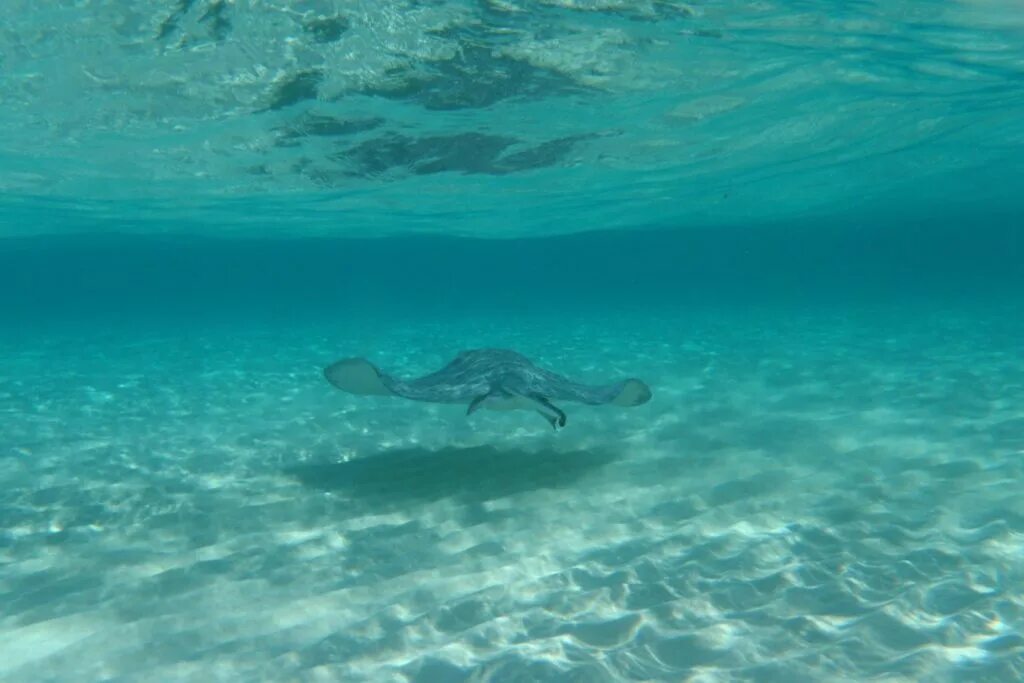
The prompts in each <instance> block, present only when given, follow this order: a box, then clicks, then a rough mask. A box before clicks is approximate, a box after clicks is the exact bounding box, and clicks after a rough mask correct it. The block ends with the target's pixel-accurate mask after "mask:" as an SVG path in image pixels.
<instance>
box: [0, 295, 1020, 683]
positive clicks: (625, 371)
mask: <svg viewBox="0 0 1024 683" xmlns="http://www.w3.org/2000/svg"><path fill="white" fill-rule="evenodd" d="M1020 339H1024V322H1022V321H1021V320H1019V319H1018V318H1016V317H1014V316H1011V315H1003V314H990V315H984V316H982V315H978V316H977V317H973V316H972V315H971V314H970V313H969V312H968V313H963V312H960V313H955V314H954V313H950V312H948V311H937V310H936V311H927V310H918V311H915V312H913V313H909V314H903V313H899V312H894V311H889V312H872V311H867V310H865V311H859V312H857V313H856V314H853V313H851V314H849V315H837V314H827V313H823V312H821V311H818V312H814V311H805V312H795V311H783V310H777V311H760V312H756V313H755V312H750V311H746V312H744V311H740V310H733V311H728V312H719V313H715V314H710V313H708V314H700V315H697V314H692V315H683V314H672V315H669V316H668V317H666V315H665V313H664V312H662V313H658V314H654V313H652V314H650V315H647V314H638V313H634V314H621V315H613V314H607V315H604V316H598V317H592V318H585V317H579V318H578V319H572V320H570V319H561V320H558V319H555V318H542V317H538V318H537V319H526V320H524V319H521V318H520V319H515V320H514V321H509V320H508V319H504V320H503V319H501V318H494V319H488V320H465V319H463V320H455V321H447V322H445V321H436V320H435V321H433V322H427V323H415V324H413V323H410V322H402V321H396V320H390V321H389V320H384V319H378V320H365V321H358V320H348V321H338V320H337V319H336V318H334V319H332V322H330V323H324V324H316V323H309V324H303V325H296V326H292V327H291V328H290V329H287V330H275V329H274V328H271V327H263V328H260V327H258V326H255V325H252V326H249V327H247V326H245V325H244V324H239V325H237V326H233V325H230V324H223V325H219V326H209V327H204V328H200V329H198V330H197V329H194V328H193V329H186V328H184V327H182V328H180V329H179V330H175V329H174V328H173V327H170V326H169V327H167V328H157V327H153V328H138V329H128V328H127V327H126V328H125V329H123V330H122V329H116V330H115V329H108V330H106V331H102V330H89V331H87V330H79V331H75V330H50V331H48V332H38V333H31V332H23V333H19V334H18V335H13V334H12V335H10V336H9V337H7V338H4V339H3V340H2V341H0V357H2V359H3V362H2V365H0V421H2V424H3V429H2V433H0V519H2V528H0V605H2V609H0V679H2V680H4V681H7V682H9V683H18V682H22V681H24V682H31V683H41V682H44V681H87V680H89V681H92V680H104V681H154V680H160V681H212V680H224V681H237V680H248V681H255V680H274V681H375V682H376V681H416V682H421V683H434V682H437V683H448V682H455V681H587V682H591V681H593V682H600V681H618V680H625V681H683V680H687V681H780V682H782V681H785V682H787V683H791V682H797V681H825V680H827V681H863V680H869V679H870V680H883V681H952V680H971V681H1009V680H1019V679H1021V678H1022V677H1024V636H1022V635H1021V632H1020V631H1021V629H1022V627H1024V496H1022V495H1021V491H1022V483H1024V356H1022V355H1021V353H1020V343H1019V342H1020ZM481 346H504V347H511V348H515V349H517V350H520V351H522V352H523V353H526V354H527V355H530V356H531V357H533V358H534V359H535V360H537V361H538V362H539V363H540V364H542V365H544V366H547V367H550V368H552V369H555V370H558V371H560V372H564V373H565V374H568V375H570V376H572V377H574V378H578V379H581V380H591V381H602V380H605V379H611V378H614V377H617V376H620V375H636V376H639V377H642V378H644V379H646V380H647V381H648V382H649V383H650V384H651V386H652V388H653V390H654V399H653V400H652V401H651V402H650V403H649V404H647V405H645V406H642V407H638V408H633V409H615V408H591V407H585V406H573V405H571V404H566V405H563V406H562V407H563V408H565V409H566V411H567V412H568V414H569V424H568V426H567V427H566V429H565V430H563V431H561V432H559V433H554V432H552V430H551V429H550V428H549V427H548V425H547V424H546V423H545V421H544V420H543V419H542V418H540V417H539V416H537V415H534V414H530V413H511V414H509V413H487V412H478V413H475V414H474V415H472V416H469V417H467V416H466V415H465V414H464V413H465V409H464V408H461V407H458V406H436V405H430V404H419V403H413V402H406V401H402V400H392V399H386V398H356V397H351V396H348V395H346V394H343V393H341V392H338V391H336V390H334V389H333V388H332V387H330V386H329V385H328V384H327V383H326V382H324V381H323V379H322V377H321V375H320V370H321V367H322V366H324V365H326V364H327V363H329V362H331V361H333V360H335V359H337V358H340V357H345V356H350V355H369V356H370V357H371V358H372V359H373V360H374V361H375V362H376V363H378V364H379V365H380V366H382V367H383V368H385V369H387V370H389V371H393V372H394V373H396V374H400V375H401V374H410V375H413V374H419V373H422V372H427V371H430V370H433V369H435V368H436V367H439V366H440V365H442V364H443V363H444V362H445V361H447V360H448V358H449V357H450V356H452V355H454V353H455V352H457V351H458V350H460V349H461V348H473V347H481Z"/></svg>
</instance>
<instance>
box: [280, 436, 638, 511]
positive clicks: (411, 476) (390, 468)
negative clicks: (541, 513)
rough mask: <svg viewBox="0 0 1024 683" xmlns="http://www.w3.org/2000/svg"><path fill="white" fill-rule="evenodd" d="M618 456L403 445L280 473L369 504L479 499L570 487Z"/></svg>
mask: <svg viewBox="0 0 1024 683" xmlns="http://www.w3.org/2000/svg"><path fill="white" fill-rule="evenodd" d="M617 457H618V456H617V455H616V454H615V453H613V452H611V451H608V450H604V449H601V450H577V451H566V452H559V451H554V450H548V449H544V450H539V451H526V450H521V449H516V448H500V449H499V448H495V447H493V446H477V447H470V448H453V447H448V448H442V449H440V450H429V449H426V448H406V449H397V450H389V451H383V452H380V453H376V454H373V455H367V456H364V457H360V458H357V459H354V460H349V461H347V462H339V463H323V464H308V465H299V466H296V467H292V468H289V469H287V470H286V471H285V472H286V474H288V475H290V476H292V477H295V478H296V479H298V481H299V482H301V483H302V484H304V485H305V486H308V487H310V488H314V489H320V490H323V491H333V492H337V493H342V494H344V495H345V496H346V497H350V498H352V499H356V500H361V501H363V502H366V503H368V504H371V505H374V506H378V505H381V506H384V507H389V506H390V504H406V503H410V502H431V501H435V500H440V499H443V498H452V499H455V500H457V501H459V502H463V503H481V502H484V501H487V500H494V499H496V498H501V497H503V496H508V495H512V494H516V493H522V492H525V491H532V490H537V489H552V488H563V487H567V486H570V485H572V484H573V483H575V482H577V481H578V480H579V479H581V478H582V477H583V476H585V475H586V474H588V473H590V472H593V471H596V470H598V469H600V468H602V467H604V466H605V465H607V464H609V463H611V462H613V461H615V460H616V459H617Z"/></svg>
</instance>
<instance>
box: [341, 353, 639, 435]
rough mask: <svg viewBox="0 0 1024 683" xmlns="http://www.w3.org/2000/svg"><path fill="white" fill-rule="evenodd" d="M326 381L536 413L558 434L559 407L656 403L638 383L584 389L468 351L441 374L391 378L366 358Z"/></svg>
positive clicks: (525, 364) (521, 360)
mask: <svg viewBox="0 0 1024 683" xmlns="http://www.w3.org/2000/svg"><path fill="white" fill-rule="evenodd" d="M324 376H325V377H326V378H327V381H328V382H330V383H331V384H333V385H334V386H336V387H337V388H339V389H341V390H343V391H347V392H349V393H352V394H358V395H362V396H400V397H402V398H407V399H410V400H413V401H429V402H431V403H463V404H465V405H466V406H467V410H466V413H467V414H470V413H472V412H474V411H476V410H479V409H481V408H485V409H489V410H536V411H537V412H539V413H540V414H541V415H543V416H544V418H545V419H546V420H547V421H548V423H549V424H550V425H551V426H552V427H553V428H554V429H558V428H559V427H564V426H565V422H566V417H565V412H564V411H562V409H561V408H559V407H558V406H556V405H555V403H554V402H555V401H575V402H578V403H584V404H587V405H604V404H609V405H616V406H638V405H640V404H642V403H646V402H647V401H649V400H650V399H651V390H650V389H649V388H648V387H647V385H646V384H644V383H643V382H642V381H640V380H638V379H635V378H629V379H623V380H620V381H618V382H614V383H611V384H602V385H588V384H580V383H579V382H573V381H571V380H569V379H566V378H565V377H562V376H561V375H558V374H555V373H553V372H550V371H548V370H544V369H543V368H539V367H537V366H536V365H534V364H533V363H532V362H531V361H530V359H529V358H527V357H526V356H523V355H522V354H519V353H516V352H515V351H507V350H504V349H477V350H473V351H463V352H462V353H460V354H459V355H457V356H456V357H455V358H454V360H452V361H451V362H450V363H448V365H446V366H445V367H443V368H441V369H440V370H438V371H437V372H434V373H431V374H429V375H425V376H423V377H419V378H416V379H410V380H402V379H397V378H395V377H392V376H390V375H388V374H385V373H383V372H381V371H380V369H378V368H377V367H376V366H375V365H373V364H372V363H371V362H369V361H368V360H366V359H365V358H348V359H345V360H340V361H338V362H337V363H334V364H333V365H330V366H329V367H327V368H325V369H324Z"/></svg>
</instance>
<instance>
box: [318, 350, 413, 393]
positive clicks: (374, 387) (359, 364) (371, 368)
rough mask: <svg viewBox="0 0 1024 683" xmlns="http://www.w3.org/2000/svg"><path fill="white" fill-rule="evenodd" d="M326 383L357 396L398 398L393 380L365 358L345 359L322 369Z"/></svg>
mask: <svg viewBox="0 0 1024 683" xmlns="http://www.w3.org/2000/svg"><path fill="white" fill-rule="evenodd" d="M324 377H326V378H327V381H328V382H330V383H331V384H333V385H334V386H336V387H337V388H339V389H341V390H342V391H347V392H348V393H350V394H357V395H359V396H398V395H400V394H397V393H396V392H395V391H394V390H393V388H392V387H393V386H394V380H393V379H392V378H390V377H388V376H387V375H385V374H384V373H382V372H381V371H380V370H378V369H377V366H375V365H374V364H373V363H371V362H370V361H368V360H366V359H365V358H346V359H345V360H339V361H338V362H337V363H334V364H333V365H329V366H328V367H326V368H324Z"/></svg>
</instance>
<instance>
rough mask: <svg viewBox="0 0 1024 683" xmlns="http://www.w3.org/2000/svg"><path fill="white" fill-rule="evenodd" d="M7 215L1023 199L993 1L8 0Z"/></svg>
mask: <svg viewBox="0 0 1024 683" xmlns="http://www.w3.org/2000/svg"><path fill="white" fill-rule="evenodd" d="M3 18H4V22H3V27H2V28H0V92H2V96H0V97H2V99H0V128H2V129H3V130H4V131H7V134H5V135H4V139H3V142H2V143H0V194H2V198H0V211H2V212H3V213H2V215H3V216H4V217H5V220H4V225H3V226H2V232H3V234H5V235H38V234H52V233H58V234H66V233H69V232H89V233H92V232H109V231H119V232H126V231H127V232H139V233H144V234H148V233H168V232H170V233H180V232H192V233H196V232H199V233H203V234H214V235H243V236H251V235H253V234H261V235H273V236H288V235H291V236H296V235H298V236H309V235H333V236H346V235H348V236H350V235H361V236H377V235H381V234H395V233H408V232H427V233H443V234H458V235H473V236H481V237H514V236H542V235H551V234H562V233H570V232H582V231H590V230H595V229H608V228H636V227H644V228H679V227H681V226H690V227H693V226H711V227H714V226H721V225H736V224H742V225H750V224H775V223H778V222H779V221H788V220H793V219H802V218H812V219H813V220H817V221H828V220H833V219H835V218H837V217H839V216H843V215H846V214H847V213H848V212H849V211H850V210H858V211H862V212H864V213H865V214H866V217H870V218H871V219H874V220H877V219H878V218H879V217H880V216H883V215H888V214H890V213H892V212H894V211H902V212H922V211H942V210H945V209H947V208H953V209H955V210H958V211H965V212H971V211H976V210H978V209H982V208H985V209H1007V208H1011V207H1013V206H1018V204H1017V196H1016V192H1015V191H1014V189H1013V188H1014V187H1015V184H1014V183H1012V182H1010V180H1009V179H1010V178H1013V177H1020V176H1021V174H1022V172H1024V165H1022V160H1021V159H1022V155H1021V152H1020V150H1021V146H1022V144H1024V123H1022V117H1021V116H1020V112H1021V109H1022V106H1024V105H1022V102H1024V87H1022V83H1024V81H1022V78H1024V75H1022V74H1024V52H1022V47H1021V46H1022V44H1024V18H1022V15H1021V13H1020V8H1019V7H1018V6H1017V4H1016V3H1015V2H1012V1H1010V0H955V1H953V2H946V3H933V2H920V1H918V0H898V1H896V2H832V3H807V2H787V1H784V0H768V1H762V0H758V1H748V0H735V1H721V2H705V3H684V2H678V1H676V0H640V1H637V2H632V1H630V2H625V1H620V0H533V1H530V0H473V1H470V0H464V1H451V2H419V1H416V0H405V1H397V0H392V1H388V2H360V1H356V0H352V1H340V0H335V1H329V0H311V1H309V2H302V3H293V2H285V1H283V0H264V1H261V2H255V1H252V0H248V1H241V0H240V1H237V2H231V1H228V0H164V1H162V2H149V1H144V2H143V1H139V2H133V1H123V0H117V1H114V0H108V1H102V0H91V1H83V2H75V3H70V2H69V3H38V2H32V1H30V0H11V1H10V2H7V3H5V5H4V9H3Z"/></svg>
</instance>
